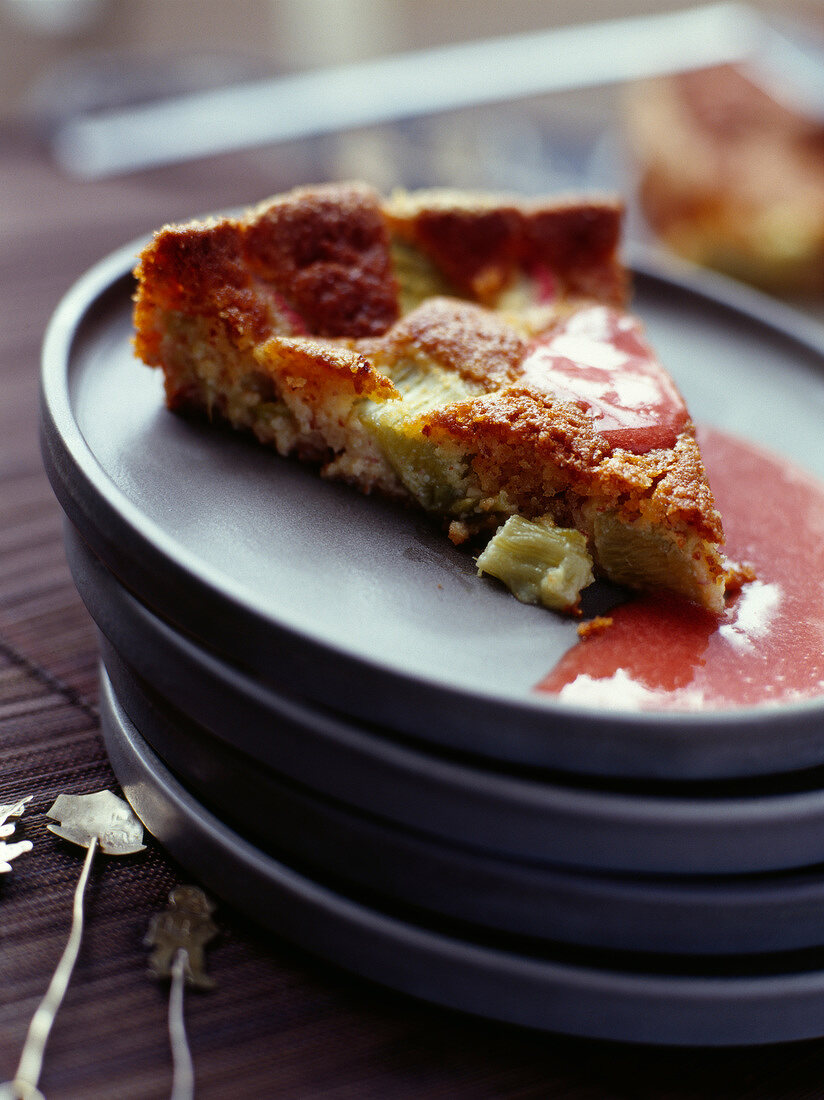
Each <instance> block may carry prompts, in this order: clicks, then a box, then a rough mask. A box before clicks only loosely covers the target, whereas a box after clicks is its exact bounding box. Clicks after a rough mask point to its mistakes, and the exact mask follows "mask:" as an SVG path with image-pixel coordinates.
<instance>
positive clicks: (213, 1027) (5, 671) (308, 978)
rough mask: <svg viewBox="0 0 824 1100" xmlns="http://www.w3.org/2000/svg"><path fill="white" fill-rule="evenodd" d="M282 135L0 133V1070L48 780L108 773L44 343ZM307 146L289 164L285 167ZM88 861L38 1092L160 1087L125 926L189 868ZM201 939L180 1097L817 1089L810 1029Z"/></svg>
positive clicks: (252, 939)
mask: <svg viewBox="0 0 824 1100" xmlns="http://www.w3.org/2000/svg"><path fill="white" fill-rule="evenodd" d="M307 158H308V154H307V153H306V152H305V151H301V150H297V149H295V150H290V149H281V150H279V151H278V152H267V153H265V154H263V153H261V154H255V155H251V154H250V155H247V156H244V157H241V158H238V157H232V158H226V159H218V160H214V161H209V162H205V163H201V164H198V165H192V166H187V167H178V168H169V169H163V170H158V171H153V172H151V173H144V174H142V175H140V176H135V177H132V178H129V179H125V180H112V181H107V182H99V183H94V184H91V183H78V182H76V181H72V180H69V179H67V178H66V177H65V176H63V175H61V174H60V173H59V172H58V171H57V170H56V169H55V168H54V167H53V165H52V164H51V163H50V161H49V159H48V157H47V155H46V154H45V152H44V151H43V150H42V149H40V148H38V147H37V146H36V145H35V144H34V143H33V142H32V141H31V139H30V138H28V137H25V136H23V135H21V134H20V133H18V132H10V131H7V132H5V133H2V134H0V804H3V803H8V802H11V801H14V800H15V799H17V798H20V797H24V796H31V802H30V803H29V805H28V807H27V810H26V812H25V814H24V816H23V817H22V818H21V819H19V822H18V824H17V828H16V831H15V836H14V838H13V839H24V838H25V839H28V840H30V841H31V842H32V843H33V849H32V851H31V852H29V853H28V854H24V855H21V856H20V857H18V859H17V860H16V861H15V863H14V864H13V870H12V871H11V872H10V873H8V874H5V875H0V1081H2V1080H4V1079H7V1078H10V1077H11V1076H12V1075H13V1073H14V1070H15V1067H16V1065H17V1061H18V1058H19V1055H20V1051H21V1048H22V1044H23V1041H24V1038H25V1035H26V1030H27V1028H28V1024H29V1020H30V1019H31V1016H32V1014H33V1012H34V1011H35V1009H36V1007H37V1005H38V1003H39V1001H40V998H41V997H42V995H43V993H44V992H45V989H46V987H47V985H48V982H49V979H50V976H51V974H52V971H53V969H54V967H55V965H56V963H57V961H58V959H59V956H60V953H61V951H62V949H63V946H64V944H65V941H66V937H67V934H68V929H69V923H70V912H71V899H72V894H73V891H74V887H75V884H76V882H77V878H78V875H79V873H80V867H81V862H82V853H80V850H79V849H76V848H71V847H70V846H69V845H68V844H66V843H64V842H62V841H60V840H58V839H57V838H55V837H54V836H53V835H52V834H51V833H49V832H47V830H46V827H45V820H46V819H45V812H46V810H47V809H48V808H49V806H50V805H51V803H52V802H53V800H54V799H55V798H56V796H57V795H58V794H59V793H62V792H66V793H72V794H80V793H84V792H89V791H94V790H99V789H101V788H104V787H105V788H109V789H112V790H116V789H117V784H116V781H115V779H114V777H113V775H112V773H111V770H110V768H109V765H108V762H107V759H106V754H105V751H104V748H103V745H102V742H101V739H100V735H99V724H98V715H97V700H98V685H97V668H96V665H97V639H96V636H95V632H94V628H93V625H92V623H91V621H90V619H89V616H88V614H87V613H86V611H85V609H84V607H83V605H82V604H81V602H80V600H79V598H78V596H77V594H76V592H75V589H74V586H73V583H72V580H71V577H70V574H69V572H68V568H67V566H66V563H65V559H64V554H63V545H62V535H61V512H60V509H59V507H58V505H57V503H56V501H55V499H54V497H53V495H52V492H51V489H50V487H49V484H48V482H47V480H46V477H45V474H44V473H43V470H42V466H41V461H40V455H39V450H38V443H37V379H38V369H39V352H40V342H41V338H42V335H43V330H44V328H45V325H46V323H47V321H48V319H49V316H50V314H51V312H52V310H53V309H54V307H55V305H56V304H57V302H58V300H59V299H60V297H61V295H62V294H63V293H64V292H65V291H66V290H67V289H68V288H69V287H70V286H71V284H72V283H73V282H74V280H75V279H76V278H77V277H78V276H79V275H80V274H82V272H83V271H84V270H85V269H86V268H87V267H89V266H90V265H91V264H92V263H94V262H95V261H96V260H98V259H99V258H101V257H102V256H103V255H105V254H106V253H108V252H109V251H112V250H113V249H115V248H117V247H119V246H120V245H121V244H123V243H124V242H126V241H128V240H130V239H132V238H134V237H137V236H140V235H142V234H144V233H147V232H149V231H150V230H151V229H153V228H154V227H155V226H157V225H159V224H162V223H163V222H165V221H169V220H174V219H181V218H187V217H189V216H191V215H192V214H195V213H200V212H203V211H207V210H210V209H217V208H221V207H227V206H232V205H239V204H244V203H246V202H248V201H252V200H256V199H259V198H262V197H264V196H265V195H267V194H271V193H274V192H276V191H278V190H280V189H282V188H284V187H288V186H291V185H292V184H293V183H297V182H302V181H307V180H311V179H313V178H318V176H317V173H316V166H315V165H313V164H312V163H311V162H310V161H309V160H308V159H307ZM302 160H303V162H302ZM147 842H148V849H147V851H146V852H144V853H142V854H141V855H137V856H131V857H125V858H121V859H113V858H112V859H106V858H105V857H101V858H100V859H98V860H96V862H95V865H94V867H93V870H92V877H91V881H90V884H89V888H88V891H87V895H86V906H87V913H86V918H87V924H86V930H85V934H84V939H83V944H82V948H81V952H80V956H79V959H78V962H77V966H76V969H75V972H74V975H73V977H72V981H71V984H70V986H69V989H68V992H67V995H66V999H65V1002H64V1004H63V1007H62V1009H61V1011H60V1013H59V1014H58V1017H57V1021H56V1024H55V1027H54V1030H53V1032H52V1035H51V1038H50V1041H49V1045H48V1048H47V1051H46V1057H45V1063H44V1069H43V1073H42V1077H41V1082H40V1083H41V1087H42V1089H43V1091H44V1093H45V1094H46V1096H48V1097H49V1100H62V1098H87V1100H92V1098H95V1097H100V1098H103V1097H105V1098H111V1097H118V1098H121V1100H128V1098H141V1100H142V1098H151V1097H163V1096H168V1095H169V1093H170V1088H171V1058H170V1054H169V1048H168V1041H167V1035H166V997H167V990H166V989H165V988H164V987H163V986H162V985H161V984H159V983H157V982H155V981H153V980H151V979H150V978H149V977H148V976H147V972H146V961H147V954H146V948H145V947H144V946H143V942H142V941H143V938H144V935H145V933H146V929H147V926H148V924H149V921H150V919H151V917H152V915H153V914H154V913H156V912H158V911H159V910H161V909H163V908H164V907H165V904H166V898H167V895H168V892H169V890H170V889H171V888H172V887H173V886H174V885H176V884H177V883H180V882H185V881H188V880H187V878H186V875H185V872H182V871H181V870H180V869H179V868H177V867H176V866H175V865H174V864H173V863H172V862H170V860H169V859H168V858H167V857H166V856H165V854H164V852H163V851H162V850H161V849H160V847H159V846H158V845H157V844H156V843H155V842H154V841H153V840H152V838H151V837H149V838H147ZM216 920H217V922H218V924H219V927H220V935H219V937H218V939H217V940H216V941H215V942H214V943H213V945H212V946H211V948H210V950H209V956H208V960H209V961H208V967H209V971H210V973H211V975H212V976H213V977H214V979H215V981H216V988H215V989H214V990H213V991H211V992H209V993H203V994H195V993H191V994H187V998H186V1023H187V1029H188V1035H189V1041H190V1044H191V1048H192V1052H193V1057H194V1066H195V1075H196V1083H197V1089H196V1094H197V1095H198V1096H199V1097H203V1098H209V1097H230V1096H231V1097H335V1098H340V1100H342V1098H348V1097H351V1098H360V1097H385V1098H392V1100H394V1098H410V1100H411V1098H428V1097H550V1096H551V1097H558V1098H565V1100H573V1098H574V1100H585V1098H594V1097H599V1098H602V1097H614V1098H619V1097H627V1098H629V1097H632V1098H643V1097H668V1098H669V1097H671V1098H686V1097H731V1098H732V1097H735V1098H742V1100H743V1098H745V1097H747V1098H749V1097H753V1098H754V1097H759V1098H767V1097H769V1098H790V1097H792V1098H799V1100H800V1098H802V1097H818V1096H824V1041H822V1042H807V1043H800V1044H794V1045H790V1046H786V1047H764V1048H760V1049H754V1050H719V1051H713V1050H709V1051H691V1050H686V1051H685V1050H674V1051H673V1050H662V1049H655V1048H646V1047H631V1046H620V1045H616V1044H608V1043H598V1042H588V1041H582V1040H573V1039H566V1038H563V1037H556V1036H549V1035H543V1034H533V1033H528V1032H523V1031H520V1030H517V1029H514V1028H509V1027H503V1026H499V1025H495V1024H492V1023H489V1022H484V1021H479V1020H475V1019H472V1018H469V1017H465V1016H461V1015H458V1014H453V1013H450V1012H447V1011H443V1010H440V1009H436V1008H432V1007H430V1006H428V1005H425V1004H421V1003H418V1002H415V1001H413V1000H411V999H408V998H405V997H403V996H401V995H398V994H394V993H391V992H387V991H385V990H382V989H380V988H378V987H376V986H373V985H370V984H368V983H366V982H364V981H361V980H359V979H356V978H353V977H351V976H349V975H347V974H344V973H342V972H341V971H340V970H338V969H335V968H333V967H331V966H328V965H326V964H324V963H322V962H320V961H317V960H314V959H312V958H310V957H308V956H306V955H305V954H303V953H301V952H299V951H297V950H296V949H294V948H291V947H289V946H288V945H286V944H284V943H281V942H277V941H276V940H274V939H273V938H272V937H271V936H269V935H267V934H265V933H263V932H262V931H260V930H258V929H256V928H255V927H254V926H252V925H251V924H250V923H249V922H248V921H247V920H245V919H243V918H242V917H241V916H239V915H238V914H237V913H235V912H233V911H232V910H231V908H230V907H229V906H228V905H226V904H221V906H220V907H219V909H218V911H217V914H216Z"/></svg>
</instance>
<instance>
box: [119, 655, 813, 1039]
mask: <svg viewBox="0 0 824 1100" xmlns="http://www.w3.org/2000/svg"><path fill="white" fill-rule="evenodd" d="M101 723H102V729H103V734H104V738H105V741H106V746H107V749H108V752H109V755H110V758H111V761H112V766H113V768H114V771H115V774H116V775H117V778H118V780H119V782H120V784H121V786H122V788H123V791H124V793H125V795H126V797H127V798H128V800H129V802H130V803H131V804H132V806H133V808H134V810H135V812H136V813H137V814H138V816H139V817H140V818H141V819H142V821H143V822H144V824H145V826H146V828H147V829H148V830H149V832H150V833H152V834H153V835H154V836H155V837H156V838H157V839H158V841H159V842H160V843H161V844H163V845H164V846H165V847H166V848H167V849H168V851H169V852H170V854H171V855H172V856H173V857H174V858H175V859H176V860H177V861H178V862H179V863H180V864H181V865H182V866H183V867H185V868H186V870H187V871H188V872H189V873H190V874H192V875H194V876H195V877H196V878H197V879H198V880H199V881H200V882H202V883H203V885H204V886H205V887H206V888H207V889H209V890H211V891H213V892H214V893H215V894H216V895H218V896H220V897H222V898H225V899H226V900H228V901H230V902H231V903H232V904H233V905H235V906H236V907H237V908H238V909H240V910H242V911H243V912H244V913H246V914H247V915H249V916H250V917H252V918H253V919H255V920H257V921H258V922H259V923H261V924H262V925H264V926H265V927H267V928H268V929H269V930H270V931H272V932H274V933H276V934H277V935H279V936H283V937H284V938H286V939H288V940H290V941H291V942H293V943H296V944H298V945H299V946H301V947H303V948H305V949H306V950H309V951H311V952H313V953H315V954H317V955H319V956H321V957H323V958H325V959H327V960H328V961H330V962H333V963H335V964H337V965H339V966H341V967H343V968H345V969H347V970H350V971H353V972H355V973H357V974H360V975H362V976H364V977H366V978H369V979H372V980H374V981H377V982H379V983H381V984H383V985H386V986H389V987H391V988H393V989H396V990H399V991H401V992H403V993H407V994H411V995H413V996H415V997H419V998H422V999H424V1000H428V1001H431V1002H434V1003H437V1004H440V1005H443V1006H445V1007H449V1008H453V1009H458V1010H461V1011H465V1012H469V1013H472V1014H474V1015H480V1016H484V1017H487V1018H491V1019H496V1020H501V1021H506V1022H508V1023H514V1024H518V1025H522V1026H527V1027H530V1028H537V1029H541V1030H546V1031H555V1032H560V1033H564V1034H568V1035H577V1036H584V1037H588V1038H595V1039H611V1040H619V1041H630V1042H641V1043H661V1044H667V1045H701V1046H728V1045H742V1044H762V1043H769V1042H784V1041H791V1040H798V1039H808V1038H817V1037H820V1036H821V1035H823V1034H824V971H822V970H819V969H814V970H805V969H803V967H800V966H796V967H795V968H794V969H793V970H792V971H791V972H786V973H785V972H777V971H775V970H772V971H769V972H766V973H762V972H758V973H750V972H746V973H742V972H741V971H742V969H743V968H741V969H739V970H738V972H737V973H735V974H734V975H730V974H726V975H725V974H720V973H716V974H710V975H684V974H675V975H674V974H670V973H665V972H663V973H662V972H653V971H652V970H651V969H647V970H644V971H640V970H638V971H632V970H620V969H612V968H611V967H610V966H608V965H581V964H580V962H578V961H575V960H576V955H575V952H570V953H569V954H568V955H567V954H564V956H563V957H559V956H557V955H556V956H554V957H549V956H547V955H540V956H533V955H529V954H526V953H516V952H513V951H509V950H505V949H502V948H500V947H498V946H490V945H489V944H487V943H483V942H478V941H474V940H469V939H464V938H460V937H458V936H456V935H454V934H451V933H448V932H444V931H443V930H440V929H438V928H436V927H430V926H426V925H424V924H420V923H413V922H411V921H409V920H407V919H403V918H401V917H398V916H397V915H394V914H391V913H387V912H383V911H379V910H377V909H374V908H371V907H369V906H367V905H364V904H361V903H360V902H357V901H355V900H353V899H351V898H348V897H346V896H344V895H342V894H341V893H338V892H336V891H334V890H332V889H329V888H328V887H326V886H324V885H323V884H322V883H318V882H315V881H313V880H311V879H309V878H307V877H306V876H304V875H301V874H299V873H297V872H295V871H294V870H293V869H292V868H290V867H288V866H286V865H285V864H283V863H281V862H278V861H277V860H275V859H273V858H272V857H271V856H268V855H266V854H265V853H263V852H261V851H260V850H259V849H257V848H256V847H255V846H254V845H252V844H250V843H249V842H248V841H247V840H245V839H244V838H243V837H241V836H239V835H238V834H237V833H235V832H233V831H232V830H231V829H229V828H227V827H226V826H225V825H224V824H222V822H220V821H219V820H218V819H217V818H216V817H215V816H214V815H212V814H211V813H209V812H208V811H207V810H206V809H204V807H203V806H201V805H200V804H199V803H198V802H197V801H196V800H195V799H194V798H193V797H192V796H191V795H190V794H189V793H188V792H187V791H186V790H185V789H184V788H183V787H182V786H181V785H180V784H179V783H178V782H177V780H176V779H175V778H174V777H173V776H172V775H171V773H170V772H168V771H167V770H166V768H165V767H164V766H163V765H162V764H161V762H160V761H159V759H158V758H157V757H156V756H155V755H154V754H153V753H152V752H151V750H150V749H149V748H148V747H147V746H146V744H145V742H144V741H143V739H142V738H141V736H140V734H139V733H138V731H137V730H136V729H135V727H134V726H133V725H132V724H131V722H130V721H129V719H128V717H127V716H126V714H125V713H124V711H123V710H122V708H121V706H120V704H119V702H118V700H117V698H116V697H115V695H114V692H113V690H112V687H111V683H110V682H109V680H108V677H107V676H106V674H105V672H101Z"/></svg>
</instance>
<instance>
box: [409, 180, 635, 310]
mask: <svg viewBox="0 0 824 1100" xmlns="http://www.w3.org/2000/svg"><path fill="white" fill-rule="evenodd" d="M450 198H451V195H450ZM622 217H623V208H622V206H621V204H620V203H618V202H615V201H609V200H604V201H602V202H581V201H580V200H573V199H570V200H568V201H560V202H557V201H556V202H555V203H553V204H551V205H547V204H538V203H530V202H520V203H514V202H512V200H510V201H509V203H506V202H505V201H502V203H501V205H497V206H495V207H493V208H489V207H488V206H487V205H486V204H482V203H475V204H473V203H472V201H471V199H467V200H466V205H465V206H464V207H460V206H458V205H442V200H440V197H439V194H438V192H423V193H422V196H421V198H420V199H419V200H418V201H417V202H412V203H410V202H409V199H408V197H407V196H403V198H402V200H401V201H400V202H398V201H396V202H395V203H394V204H390V205H389V207H388V208H387V218H388V221H389V226H390V229H391V231H392V232H393V233H395V234H397V235H398V236H400V237H402V238H404V239H406V240H408V241H409V242H411V243H412V244H414V245H415V246H416V247H418V248H420V249H421V250H422V251H423V252H424V253H426V255H427V256H428V257H429V258H430V259H431V260H432V261H433V262H434V263H435V264H436V266H437V267H438V268H439V269H440V270H441V271H442V272H443V273H444V275H446V277H447V278H448V279H449V280H450V281H451V282H452V284H453V285H454V287H455V289H456V290H457V292H458V293H460V294H462V295H464V296H468V297H471V298H475V299H477V300H478V301H480V302H482V303H484V304H489V305H492V304H494V303H495V301H496V299H497V297H498V295H499V294H500V293H501V292H502V291H503V290H504V289H505V288H506V286H507V285H508V284H509V283H510V282H511V281H512V278H513V276H514V274H515V272H516V271H525V272H527V273H529V274H531V275H533V276H535V277H537V278H540V279H541V280H542V281H543V282H544V293H545V295H547V296H552V297H576V296H581V297H587V296H591V297H593V298H597V299H598V300H599V301H603V302H612V303H614V304H616V305H619V304H622V303H624V302H625V300H626V294H627V279H626V273H625V271H624V269H623V268H622V266H621V264H620V263H619V261H618V246H619V243H620V237H621V222H622Z"/></svg>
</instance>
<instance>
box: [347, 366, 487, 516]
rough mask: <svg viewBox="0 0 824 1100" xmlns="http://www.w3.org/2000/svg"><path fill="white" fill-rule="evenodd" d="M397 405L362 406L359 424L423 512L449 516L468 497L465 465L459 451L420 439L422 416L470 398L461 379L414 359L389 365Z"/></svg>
mask: <svg viewBox="0 0 824 1100" xmlns="http://www.w3.org/2000/svg"><path fill="white" fill-rule="evenodd" d="M387 373H389V374H390V376H391V378H392V382H393V383H394V385H395V388H396V389H397V390H398V392H399V393H400V394H401V400H400V401H385V402H382V403H380V404H378V403H376V402H374V401H365V402H364V403H363V405H362V406H361V408H360V410H359V416H360V419H361V422H362V423H363V424H364V425H365V426H366V428H367V429H368V430H369V432H370V433H371V434H372V436H373V438H374V439H375V441H376V442H377V444H378V446H379V447H380V449H381V452H382V453H383V455H384V457H385V458H386V460H387V461H388V462H389V464H390V465H391V466H392V468H393V469H394V471H395V473H396V474H397V475H398V477H399V478H400V480H401V481H402V483H403V485H404V486H405V488H406V489H407V490H408V491H409V493H411V495H412V496H413V497H414V498H415V499H416V500H417V501H418V503H419V504H420V505H421V506H422V507H423V508H425V509H426V510H427V511H436V512H449V511H451V510H452V509H453V506H454V505H455V503H456V502H458V501H461V500H463V499H465V498H466V495H467V492H468V484H467V468H468V463H467V460H466V459H465V457H464V455H463V454H462V452H461V451H460V450H459V449H458V448H453V447H443V446H436V445H435V444H434V443H432V442H431V441H430V440H429V439H428V438H427V436H426V435H425V434H424V433H423V430H422V429H423V425H424V423H425V420H426V414H427V413H429V412H431V411H432V410H433V409H437V408H441V407H442V406H444V405H448V404H451V403H452V402H455V401H463V400H466V398H467V397H468V396H470V394H471V393H472V392H473V391H472V390H471V389H470V388H469V387H468V386H467V384H466V383H465V382H464V381H463V379H462V378H461V377H460V375H458V374H456V373H454V372H452V371H448V370H444V369H443V368H442V367H439V366H438V365H437V364H426V365H425V366H424V365H423V364H421V363H419V362H416V361H415V360H413V359H408V360H403V361H401V362H399V363H396V364H393V366H392V368H391V370H389V371H388V372H387Z"/></svg>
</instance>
